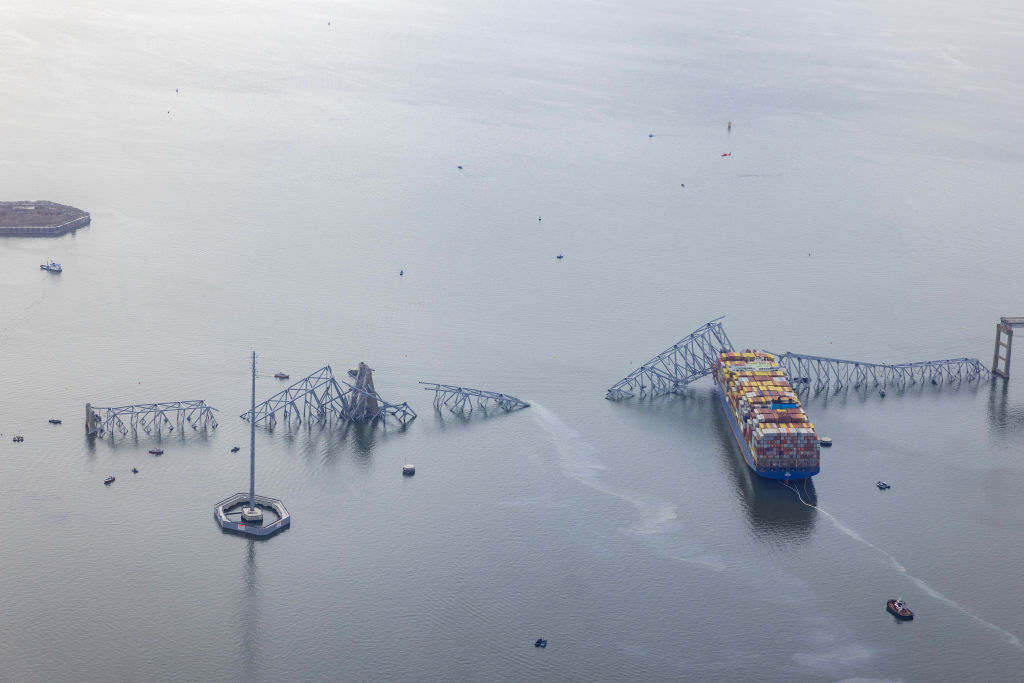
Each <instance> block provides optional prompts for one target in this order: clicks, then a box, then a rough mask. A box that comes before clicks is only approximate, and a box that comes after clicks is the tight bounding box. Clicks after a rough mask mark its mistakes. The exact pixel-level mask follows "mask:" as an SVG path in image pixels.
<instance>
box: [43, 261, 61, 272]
mask: <svg viewBox="0 0 1024 683" xmlns="http://www.w3.org/2000/svg"><path fill="white" fill-rule="evenodd" d="M39 268H40V270H46V271H49V272H51V273H60V272H62V271H63V269H62V268H61V267H60V264H59V263H57V262H56V261H47V262H46V263H44V264H42V265H40V266H39Z"/></svg>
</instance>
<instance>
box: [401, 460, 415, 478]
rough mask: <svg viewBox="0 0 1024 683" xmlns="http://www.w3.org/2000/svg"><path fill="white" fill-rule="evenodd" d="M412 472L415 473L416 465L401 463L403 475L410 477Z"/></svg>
mask: <svg viewBox="0 0 1024 683" xmlns="http://www.w3.org/2000/svg"><path fill="white" fill-rule="evenodd" d="M414 474H416V465H412V464H410V463H405V464H404V465H402V476H403V477H411V476H412V475H414Z"/></svg>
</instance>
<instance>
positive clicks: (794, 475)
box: [715, 382, 821, 481]
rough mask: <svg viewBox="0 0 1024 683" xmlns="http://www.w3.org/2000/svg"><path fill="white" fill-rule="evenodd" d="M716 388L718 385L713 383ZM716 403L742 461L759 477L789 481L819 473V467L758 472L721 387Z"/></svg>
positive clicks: (807, 477)
mask: <svg viewBox="0 0 1024 683" xmlns="http://www.w3.org/2000/svg"><path fill="white" fill-rule="evenodd" d="M715 384H716V386H718V383H717V382H716V383H715ZM718 402H719V403H720V404H721V406H722V412H723V413H724V414H725V419H726V422H728V423H729V430H730V431H731V432H732V436H733V439H734V440H735V441H736V445H737V446H739V448H740V453H742V454H743V460H744V462H746V463H747V467H749V468H750V470H751V471H752V472H753V473H754V474H756V475H757V476H759V477H764V478H765V479H781V480H783V481H791V480H794V479H809V478H811V477H813V476H814V475H815V474H817V473H818V472H820V471H821V468H820V467H816V468H814V469H796V468H794V469H791V470H789V471H783V470H776V471H774V472H773V471H771V470H759V469H757V465H755V464H754V456H753V454H752V453H751V452H750V446H749V445H747V442H746V441H745V440H744V439H743V429H742V428H741V427H740V425H739V423H738V422H737V421H736V416H735V415H733V414H732V408H730V407H729V402H728V401H726V400H725V391H723V390H722V387H721V386H718Z"/></svg>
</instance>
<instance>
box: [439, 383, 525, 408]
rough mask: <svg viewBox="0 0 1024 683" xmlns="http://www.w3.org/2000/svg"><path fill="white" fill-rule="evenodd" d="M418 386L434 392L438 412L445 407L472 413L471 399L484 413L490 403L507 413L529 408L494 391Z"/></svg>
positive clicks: (506, 395)
mask: <svg viewBox="0 0 1024 683" xmlns="http://www.w3.org/2000/svg"><path fill="white" fill-rule="evenodd" d="M420 384H424V385H426V386H424V387H423V388H424V389H425V390H427V391H433V392H434V407H435V408H437V409H438V410H440V409H441V406H447V408H448V409H449V410H450V411H452V412H453V413H472V412H473V403H474V401H473V399H476V401H475V403H476V405H477V407H478V408H481V409H483V410H485V411H486V410H487V405H488V403H489V402H490V401H494V403H495V404H497V406H498V407H499V408H501V409H502V410H504V411H505V412H507V413H508V412H512V411H513V410H516V409H518V408H528V407H529V406H530V404H529V403H527V402H526V401H523V400H522V399H518V398H516V397H515V396H509V395H508V394H499V393H498V392H496V391H481V390H480V389H469V388H467V387H457V386H455V385H452V384H437V383H435V382H420Z"/></svg>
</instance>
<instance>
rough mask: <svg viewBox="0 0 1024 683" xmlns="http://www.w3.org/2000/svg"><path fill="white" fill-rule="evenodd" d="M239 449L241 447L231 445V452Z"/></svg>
mask: <svg viewBox="0 0 1024 683" xmlns="http://www.w3.org/2000/svg"><path fill="white" fill-rule="evenodd" d="M240 450H242V449H240V448H239V447H238V446H232V447H231V452H232V453H237V452H238V451H240Z"/></svg>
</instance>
